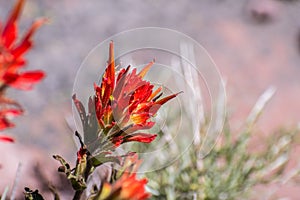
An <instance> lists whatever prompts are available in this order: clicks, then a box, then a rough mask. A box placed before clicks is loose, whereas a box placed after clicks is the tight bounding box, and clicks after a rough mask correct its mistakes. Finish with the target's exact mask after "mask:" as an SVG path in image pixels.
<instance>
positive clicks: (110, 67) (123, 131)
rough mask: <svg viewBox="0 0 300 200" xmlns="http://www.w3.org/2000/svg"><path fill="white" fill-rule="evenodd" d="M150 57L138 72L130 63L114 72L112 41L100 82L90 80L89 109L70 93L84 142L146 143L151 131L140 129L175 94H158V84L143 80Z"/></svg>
mask: <svg viewBox="0 0 300 200" xmlns="http://www.w3.org/2000/svg"><path fill="white" fill-rule="evenodd" d="M153 64H154V61H152V62H150V63H149V64H148V65H146V66H145V67H144V68H143V69H142V70H141V71H140V72H137V69H136V68H133V69H132V70H130V69H131V66H128V67H127V68H122V69H120V70H119V71H117V72H116V65H115V60H114V44H113V42H110V46H109V60H108V64H107V67H106V70H105V72H104V74H103V77H102V82H101V84H100V85H97V84H94V89H95V95H94V96H92V97H91V98H90V99H89V109H88V110H89V113H88V114H86V112H85V109H84V106H83V105H82V103H81V102H80V101H79V100H78V99H77V98H76V96H75V95H74V96H73V100H74V103H75V105H76V108H77V110H78V112H79V114H80V117H81V121H82V124H83V129H84V135H85V141H84V142H85V144H87V145H89V144H95V141H102V140H103V138H104V139H105V142H108V143H110V144H113V145H114V146H115V147H118V146H119V145H120V144H122V143H126V142H132V141H136V142H143V143H150V142H152V141H153V140H154V139H155V138H156V135H155V134H148V133H144V132H143V130H145V129H150V128H152V127H153V126H154V124H155V122H153V121H152V120H151V118H152V117H154V116H155V114H156V113H157V112H158V110H159V108H160V107H161V106H162V105H163V104H165V103H166V102H168V101H169V100H171V99H173V98H174V97H176V96H177V95H178V93H177V94H172V95H170V96H167V97H164V98H160V97H161V96H162V92H161V91H162V88H161V87H159V88H157V89H155V90H154V85H152V84H151V83H150V82H148V81H146V80H144V79H143V78H144V76H145V75H146V74H147V72H148V71H149V70H150V68H151V66H152V65H153Z"/></svg>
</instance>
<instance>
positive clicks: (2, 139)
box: [0, 135, 15, 142]
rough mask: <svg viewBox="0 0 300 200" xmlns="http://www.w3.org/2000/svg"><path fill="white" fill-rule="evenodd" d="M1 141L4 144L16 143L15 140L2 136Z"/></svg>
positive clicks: (0, 136)
mask: <svg viewBox="0 0 300 200" xmlns="http://www.w3.org/2000/svg"><path fill="white" fill-rule="evenodd" d="M0 140H1V141H4V142H14V141H15V140H14V139H13V138H11V137H9V136H5V135H0Z"/></svg>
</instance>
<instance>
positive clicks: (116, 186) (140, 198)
mask: <svg viewBox="0 0 300 200" xmlns="http://www.w3.org/2000/svg"><path fill="white" fill-rule="evenodd" d="M140 162H141V161H140V160H138V157H137V155H136V154H134V155H133V156H132V157H131V156H129V157H127V158H126V160H125V163H124V166H123V169H122V171H123V173H122V174H121V176H120V177H119V179H118V180H117V181H116V182H114V183H113V184H110V183H104V184H103V186H102V189H101V194H100V196H99V198H98V199H101V200H108V199H109V200H145V199H148V198H149V197H150V194H149V193H147V192H146V190H145V186H146V184H147V182H148V181H147V179H146V178H144V179H140V180H138V179H137V177H136V170H137V168H138V167H139V165H140Z"/></svg>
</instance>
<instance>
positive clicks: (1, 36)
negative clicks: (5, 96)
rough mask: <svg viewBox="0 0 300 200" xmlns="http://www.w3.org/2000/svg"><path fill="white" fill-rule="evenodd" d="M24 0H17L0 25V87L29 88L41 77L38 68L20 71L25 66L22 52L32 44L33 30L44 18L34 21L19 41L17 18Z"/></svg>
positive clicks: (42, 74)
mask: <svg viewBox="0 0 300 200" xmlns="http://www.w3.org/2000/svg"><path fill="white" fill-rule="evenodd" d="M24 3H25V0H18V1H17V3H16V5H15V7H14V8H13V10H12V12H11V14H10V16H9V18H8V20H7V22H6V24H5V25H4V26H3V27H2V26H0V88H1V89H2V88H4V87H6V86H11V87H14V88H18V89H25V90H27V89H31V88H32V86H33V85H34V84H35V83H38V82H39V81H40V80H41V79H42V78H43V77H44V72H42V71H40V70H36V71H29V72H20V71H19V70H20V68H22V67H24V66H25V59H24V58H23V56H24V54H25V53H26V52H27V51H28V50H29V49H30V48H31V47H32V46H33V42H32V40H31V37H32V35H33V34H34V33H35V31H36V30H37V29H38V28H39V27H40V26H41V25H42V24H43V23H44V22H45V20H44V19H42V20H37V21H35V22H34V23H33V24H32V26H31V27H30V29H29V30H28V31H27V33H26V34H25V35H24V37H23V39H21V41H20V42H18V43H17V42H16V40H17V39H18V27H17V20H18V18H19V16H20V12H21V10H22V8H23V5H24Z"/></svg>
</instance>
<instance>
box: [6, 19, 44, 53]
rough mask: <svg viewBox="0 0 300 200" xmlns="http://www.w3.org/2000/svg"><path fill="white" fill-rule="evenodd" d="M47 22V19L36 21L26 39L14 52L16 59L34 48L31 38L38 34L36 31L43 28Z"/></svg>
mask: <svg viewBox="0 0 300 200" xmlns="http://www.w3.org/2000/svg"><path fill="white" fill-rule="evenodd" d="M46 21H47V20H46V19H40V20H37V21H35V22H34V23H33V24H32V26H31V27H30V29H29V30H28V32H27V33H26V35H25V37H24V39H23V40H22V42H21V43H20V45H19V46H18V47H16V48H15V49H13V50H12V54H13V55H14V56H15V58H18V57H20V56H21V55H22V54H24V53H25V52H26V51H27V50H29V49H30V48H31V47H32V41H31V37H32V35H33V34H34V33H35V32H36V30H37V29H38V28H39V27H41V26H42V25H43V24H44V23H45V22H46Z"/></svg>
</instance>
